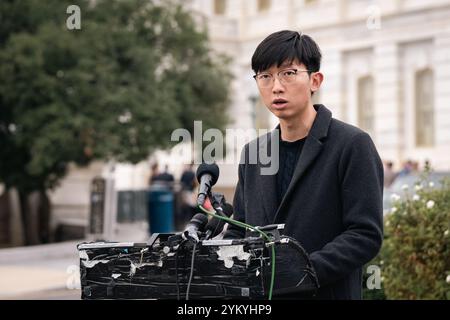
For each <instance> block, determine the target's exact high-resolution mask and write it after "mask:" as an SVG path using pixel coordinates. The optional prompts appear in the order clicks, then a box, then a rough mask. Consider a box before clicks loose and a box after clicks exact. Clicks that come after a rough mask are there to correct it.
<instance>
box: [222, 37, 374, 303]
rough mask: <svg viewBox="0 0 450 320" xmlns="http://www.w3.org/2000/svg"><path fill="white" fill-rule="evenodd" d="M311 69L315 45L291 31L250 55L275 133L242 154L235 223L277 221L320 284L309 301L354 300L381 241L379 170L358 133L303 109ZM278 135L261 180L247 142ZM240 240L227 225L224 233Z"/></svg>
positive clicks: (327, 114)
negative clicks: (273, 164)
mask: <svg viewBox="0 0 450 320" xmlns="http://www.w3.org/2000/svg"><path fill="white" fill-rule="evenodd" d="M320 62H321V53H320V49H319V47H318V46H317V44H316V43H315V42H314V41H313V40H312V39H311V38H310V37H309V36H307V35H304V34H299V33H298V32H295V31H280V32H276V33H274V34H271V35H270V36H268V37H267V38H266V39H264V40H263V41H262V42H261V43H260V44H259V46H258V47H257V49H256V51H255V53H254V55H253V57H252V69H253V70H254V72H255V79H256V83H257V85H258V88H259V92H260V95H261V98H262V100H263V102H264V104H265V105H266V106H267V108H268V109H269V110H270V112H272V113H273V114H274V115H275V116H276V117H277V118H278V119H279V125H278V127H277V128H276V130H277V129H278V130H280V132H281V133H280V134H279V135H276V134H274V133H275V132H276V130H274V131H272V132H270V133H269V134H267V135H266V136H262V137H260V138H258V139H257V140H255V141H252V142H250V143H249V144H247V145H246V146H245V147H244V149H243V157H242V161H241V163H240V164H239V181H238V184H237V188H236V192H235V196H234V212H235V213H234V218H235V219H237V220H240V221H244V222H246V223H248V224H251V225H254V226H263V225H267V224H272V223H284V224H285V229H284V232H283V233H284V234H285V235H289V236H291V237H293V238H295V239H297V240H298V241H299V242H300V244H301V245H302V246H303V247H304V248H305V250H306V251H307V252H308V253H309V255H310V259H311V262H312V265H313V267H314V269H315V271H316V274H317V277H318V280H319V284H320V288H319V290H318V292H317V294H316V296H315V298H317V299H360V298H361V296H362V266H363V265H364V264H365V263H367V262H368V261H370V260H371V259H372V258H373V257H375V256H376V254H377V253H378V251H379V249H380V247H381V243H382V238H383V223H382V220H383V219H382V212H383V210H382V193H383V165H382V162H381V159H380V157H379V155H378V153H377V150H376V148H375V146H374V144H373V142H372V140H371V138H370V137H369V135H368V134H367V133H365V132H363V131H362V130H360V129H358V128H356V127H354V126H351V125H349V124H346V123H343V122H341V121H339V120H336V119H334V118H332V115H331V111H330V110H328V109H327V108H326V107H325V106H323V105H313V104H312V102H311V99H312V95H313V94H314V92H316V91H317V90H319V88H320V85H321V83H322V81H323V78H324V76H323V74H322V73H321V72H320V71H319V70H320ZM278 137H279V139H280V147H279V153H278V155H279V170H278V172H277V173H276V174H274V175H263V174H261V168H262V167H263V165H262V164H260V163H257V164H252V163H251V162H249V161H248V159H247V158H248V152H249V150H252V149H253V148H252V144H255V143H256V144H257V146H258V148H260V149H261V148H262V149H267V145H269V144H270V143H271V140H272V139H277V138H278ZM244 236H245V233H244V231H243V230H242V229H240V228H239V227H236V226H232V225H230V226H229V227H228V230H227V232H226V234H225V238H235V237H244ZM292 267H293V268H295V266H292ZM275 281H276V280H275Z"/></svg>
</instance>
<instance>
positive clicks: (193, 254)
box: [186, 242, 197, 300]
mask: <svg viewBox="0 0 450 320" xmlns="http://www.w3.org/2000/svg"><path fill="white" fill-rule="evenodd" d="M196 247H197V242H194V247H193V248H192V258H191V273H190V274H189V281H188V285H187V289H186V300H189V290H190V289H191V283H192V276H193V275H194V260H195V248H196Z"/></svg>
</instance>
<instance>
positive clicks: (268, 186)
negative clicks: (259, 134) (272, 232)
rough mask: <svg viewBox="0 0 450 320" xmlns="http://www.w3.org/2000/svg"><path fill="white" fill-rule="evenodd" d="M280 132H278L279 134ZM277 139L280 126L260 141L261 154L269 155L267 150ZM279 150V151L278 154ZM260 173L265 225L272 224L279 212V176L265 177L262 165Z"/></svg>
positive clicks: (260, 192)
mask: <svg viewBox="0 0 450 320" xmlns="http://www.w3.org/2000/svg"><path fill="white" fill-rule="evenodd" d="M277 130H278V132H277ZM275 139H279V126H277V127H276V128H275V130H273V131H272V132H270V134H267V135H266V136H264V139H259V149H258V150H259V152H261V154H265V155H267V154H269V152H268V150H267V149H270V146H271V144H272V141H275ZM278 151H279V150H278V149H277V150H276V152H278ZM258 167H259V168H258V170H260V172H259V174H260V175H259V181H260V184H259V185H258V187H259V188H260V189H259V195H260V199H261V202H262V204H263V207H264V212H265V215H266V219H265V220H266V222H265V224H270V223H272V220H273V217H274V213H275V212H276V211H277V208H278V205H277V203H278V199H277V189H276V188H277V175H276V174H271V175H267V174H266V175H263V174H261V168H262V166H261V164H259V165H258Z"/></svg>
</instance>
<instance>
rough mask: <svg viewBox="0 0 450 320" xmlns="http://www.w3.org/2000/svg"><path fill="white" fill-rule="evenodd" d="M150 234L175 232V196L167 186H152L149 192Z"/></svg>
mask: <svg viewBox="0 0 450 320" xmlns="http://www.w3.org/2000/svg"><path fill="white" fill-rule="evenodd" d="M148 224H149V231H150V234H153V233H170V232H173V231H174V194H173V191H172V190H171V189H170V188H168V187H167V186H163V185H152V186H151V187H150V189H149V191H148Z"/></svg>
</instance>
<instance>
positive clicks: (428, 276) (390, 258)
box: [365, 178, 450, 300]
mask: <svg viewBox="0 0 450 320" xmlns="http://www.w3.org/2000/svg"><path fill="white" fill-rule="evenodd" d="M412 188H413V189H412V190H411V186H409V190H407V188H406V186H405V196H404V197H402V199H401V200H400V199H399V198H397V199H394V206H393V208H392V210H391V212H390V213H389V214H388V215H387V216H386V217H385V240H384V243H383V247H382V249H381V251H380V254H379V256H378V257H377V258H376V259H375V260H374V261H373V262H372V264H378V265H379V266H380V267H381V274H382V287H383V290H384V294H385V295H386V298H387V299H408V300H409V299H450V234H449V232H450V231H449V230H450V180H444V181H442V186H441V187H440V188H439V189H438V188H435V187H433V185H432V184H430V183H428V181H427V180H426V178H423V179H422V180H421V181H418V182H417V183H416V185H415V186H412ZM408 191H409V192H408ZM411 191H413V192H411ZM394 198H395V196H394ZM365 293H366V294H367V291H365ZM366 297H369V296H367V295H366Z"/></svg>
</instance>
